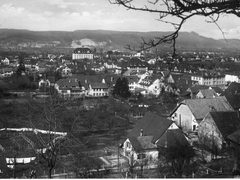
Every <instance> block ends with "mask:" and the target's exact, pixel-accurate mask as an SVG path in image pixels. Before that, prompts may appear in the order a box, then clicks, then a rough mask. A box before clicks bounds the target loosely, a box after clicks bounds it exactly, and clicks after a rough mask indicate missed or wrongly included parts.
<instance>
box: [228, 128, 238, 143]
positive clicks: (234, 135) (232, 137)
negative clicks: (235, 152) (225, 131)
mask: <svg viewBox="0 0 240 180" xmlns="http://www.w3.org/2000/svg"><path fill="white" fill-rule="evenodd" d="M227 138H228V139H229V140H230V141H232V142H234V143H236V144H239V145H240V130H237V131H235V132H233V133H232V134H230V135H228V137H227Z"/></svg>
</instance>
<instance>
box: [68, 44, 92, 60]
mask: <svg viewBox="0 0 240 180" xmlns="http://www.w3.org/2000/svg"><path fill="white" fill-rule="evenodd" d="M75 59H80V60H82V59H91V60H92V59H93V52H92V50H91V49H89V48H83V47H82V48H77V49H75V50H74V51H73V53H72V60H75Z"/></svg>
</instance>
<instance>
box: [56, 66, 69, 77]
mask: <svg viewBox="0 0 240 180" xmlns="http://www.w3.org/2000/svg"><path fill="white" fill-rule="evenodd" d="M58 71H60V72H61V75H62V77H69V76H72V69H71V68H69V67H68V66H65V67H61V68H59V69H58Z"/></svg>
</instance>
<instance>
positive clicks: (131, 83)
mask: <svg viewBox="0 0 240 180" xmlns="http://www.w3.org/2000/svg"><path fill="white" fill-rule="evenodd" d="M125 77H126V78H127V80H128V87H129V90H130V91H132V92H134V91H135V89H136V87H138V81H139V78H138V76H136V75H132V76H130V75H129V76H125Z"/></svg>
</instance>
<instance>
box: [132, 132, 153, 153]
mask: <svg viewBox="0 0 240 180" xmlns="http://www.w3.org/2000/svg"><path fill="white" fill-rule="evenodd" d="M152 138H153V136H138V137H135V136H129V137H128V139H129V141H130V142H131V144H132V147H133V149H134V150H135V151H137V152H140V151H141V150H149V149H157V146H156V145H155V144H153V143H151V142H152Z"/></svg>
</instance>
